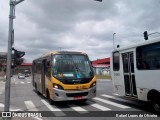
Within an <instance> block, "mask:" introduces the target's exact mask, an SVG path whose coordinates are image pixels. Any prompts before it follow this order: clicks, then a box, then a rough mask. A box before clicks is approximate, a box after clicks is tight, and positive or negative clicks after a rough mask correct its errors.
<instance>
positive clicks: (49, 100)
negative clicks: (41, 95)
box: [46, 89, 53, 105]
mask: <svg viewBox="0 0 160 120" xmlns="http://www.w3.org/2000/svg"><path fill="white" fill-rule="evenodd" d="M46 93H47V99H48V102H49V104H51V105H53V100H52V99H51V98H50V94H49V91H48V89H47V92H46Z"/></svg>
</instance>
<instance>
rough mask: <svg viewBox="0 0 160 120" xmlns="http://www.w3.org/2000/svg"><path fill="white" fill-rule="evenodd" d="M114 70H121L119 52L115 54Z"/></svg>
mask: <svg viewBox="0 0 160 120" xmlns="http://www.w3.org/2000/svg"><path fill="white" fill-rule="evenodd" d="M113 70H114V71H118V70H119V52H114V53H113Z"/></svg>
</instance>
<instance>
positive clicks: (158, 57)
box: [136, 42, 160, 70]
mask: <svg viewBox="0 0 160 120" xmlns="http://www.w3.org/2000/svg"><path fill="white" fill-rule="evenodd" d="M159 53H160V42H158V43H154V44H150V45H145V46H141V47H138V48H137V49H136V54H137V55H136V56H137V58H136V60H137V69H139V70H157V69H160V54H159Z"/></svg>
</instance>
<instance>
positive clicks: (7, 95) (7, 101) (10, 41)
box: [4, 0, 24, 119]
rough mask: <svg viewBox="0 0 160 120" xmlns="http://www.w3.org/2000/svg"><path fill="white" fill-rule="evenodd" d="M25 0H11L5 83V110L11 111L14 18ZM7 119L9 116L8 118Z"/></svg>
mask: <svg viewBox="0 0 160 120" xmlns="http://www.w3.org/2000/svg"><path fill="white" fill-rule="evenodd" d="M22 1H24V0H19V1H16V0H15V1H13V0H10V3H9V4H10V13H9V31H8V52H7V77H6V84H5V101H4V102H5V106H4V111H5V112H9V107H10V82H11V60H12V58H11V56H12V45H13V40H14V38H13V19H14V18H15V6H16V5H17V4H19V3H21V2H22ZM6 119H7V118H6Z"/></svg>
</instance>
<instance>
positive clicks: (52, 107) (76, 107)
mask: <svg viewBox="0 0 160 120" xmlns="http://www.w3.org/2000/svg"><path fill="white" fill-rule="evenodd" d="M101 96H102V97H106V98H113V99H115V98H116V97H114V96H110V95H106V94H102V95H101ZM93 100H94V101H100V102H102V103H105V104H109V105H112V106H115V107H119V108H122V109H127V108H130V107H129V106H125V105H122V104H119V103H116V102H112V101H109V100H106V99H102V98H100V97H95V98H93ZM41 102H42V103H43V104H44V105H45V106H46V107H47V108H48V109H49V110H50V111H53V114H55V116H66V114H65V111H63V109H59V108H57V107H56V105H50V104H49V103H48V102H47V101H46V100H44V99H41ZM87 103H89V105H90V106H91V107H94V108H96V109H98V110H101V111H111V110H112V109H110V108H108V107H106V106H102V105H101V104H100V103H95V102H92V101H89V100H88V101H87ZM24 104H25V106H26V108H27V111H38V109H37V108H36V105H34V103H33V102H32V101H31V100H29V101H24ZM67 106H69V108H70V109H72V110H74V111H76V112H78V113H80V114H81V113H89V111H92V109H91V108H89V109H91V110H88V108H87V109H86V108H84V107H85V106H84V107H83V106H79V105H77V104H73V103H69V104H67ZM0 107H4V105H3V104H0Z"/></svg>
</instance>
